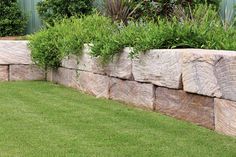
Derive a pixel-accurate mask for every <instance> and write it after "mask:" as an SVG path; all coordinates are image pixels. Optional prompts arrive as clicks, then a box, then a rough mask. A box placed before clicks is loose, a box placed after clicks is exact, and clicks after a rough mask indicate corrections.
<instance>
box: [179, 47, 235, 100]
mask: <svg viewBox="0 0 236 157" xmlns="http://www.w3.org/2000/svg"><path fill="white" fill-rule="evenodd" d="M185 51H186V52H184V53H183V85H184V90H185V91H187V92H191V93H197V94H201V95H207V96H211V97H218V98H221V97H223V98H226V99H230V100H235V101H236V52H233V51H232V52H231V51H230V52H228V51H214V50H185Z"/></svg>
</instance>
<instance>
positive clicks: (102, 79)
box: [77, 71, 110, 98]
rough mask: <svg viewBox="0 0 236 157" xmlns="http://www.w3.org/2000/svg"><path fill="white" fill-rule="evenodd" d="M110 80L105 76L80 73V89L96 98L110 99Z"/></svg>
mask: <svg viewBox="0 0 236 157" xmlns="http://www.w3.org/2000/svg"><path fill="white" fill-rule="evenodd" d="M109 80H110V78H109V77H108V76H105V75H99V74H93V73H90V72H85V71H78V81H77V83H78V88H79V89H80V90H82V91H84V92H87V93H89V94H92V95H95V96H96V97H104V98H109V82H110V81H109Z"/></svg>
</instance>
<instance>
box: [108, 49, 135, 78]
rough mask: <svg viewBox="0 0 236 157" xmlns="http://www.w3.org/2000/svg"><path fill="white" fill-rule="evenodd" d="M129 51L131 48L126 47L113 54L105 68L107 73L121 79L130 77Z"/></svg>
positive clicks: (130, 62)
mask: <svg viewBox="0 0 236 157" xmlns="http://www.w3.org/2000/svg"><path fill="white" fill-rule="evenodd" d="M131 51H132V49H131V48H128V47H127V48H125V49H124V50H123V52H121V53H119V54H117V55H115V56H114V57H113V60H112V61H111V63H109V64H108V66H107V68H106V73H107V75H109V76H113V77H117V78H122V79H131V78H132V59H131V58H130V57H129V53H130V52H131Z"/></svg>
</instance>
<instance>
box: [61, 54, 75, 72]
mask: <svg viewBox="0 0 236 157" xmlns="http://www.w3.org/2000/svg"><path fill="white" fill-rule="evenodd" d="M77 66H78V56H76V55H69V56H67V57H65V58H64V59H63V60H62V67H64V68H69V69H77Z"/></svg>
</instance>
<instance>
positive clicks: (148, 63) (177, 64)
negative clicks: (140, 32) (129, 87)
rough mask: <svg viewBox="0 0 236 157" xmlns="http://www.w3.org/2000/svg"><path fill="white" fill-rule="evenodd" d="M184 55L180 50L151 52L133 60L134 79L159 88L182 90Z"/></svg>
mask: <svg viewBox="0 0 236 157" xmlns="http://www.w3.org/2000/svg"><path fill="white" fill-rule="evenodd" d="M181 56H182V54H181V51H179V50H150V51H148V52H146V53H144V54H141V55H139V56H138V58H136V59H133V70H132V72H133V75H134V79H135V80H136V81H139V82H148V83H153V84H155V85H157V86H162V87H168V88H174V89H179V88H182V81H181V74H182V67H181V64H182V57H181Z"/></svg>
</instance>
